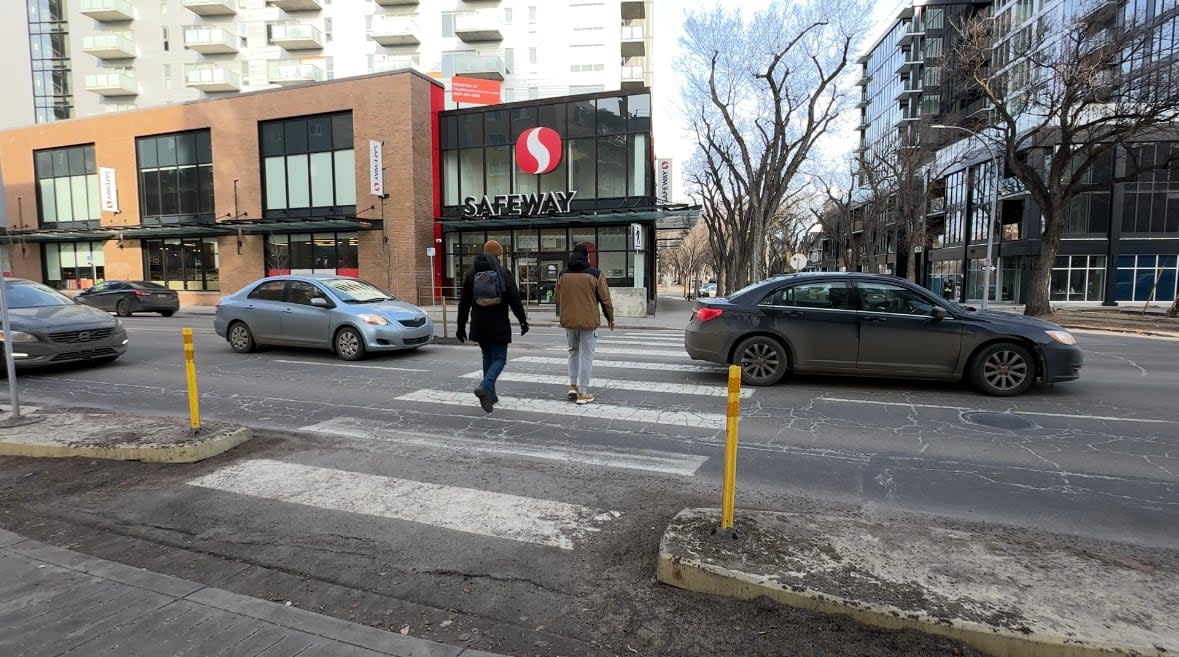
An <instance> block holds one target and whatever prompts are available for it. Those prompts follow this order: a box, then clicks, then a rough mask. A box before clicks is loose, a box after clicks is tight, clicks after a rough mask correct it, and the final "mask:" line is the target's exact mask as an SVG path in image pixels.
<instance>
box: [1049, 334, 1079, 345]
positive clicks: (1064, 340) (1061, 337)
mask: <svg viewBox="0 0 1179 657" xmlns="http://www.w3.org/2000/svg"><path fill="white" fill-rule="evenodd" d="M1044 332H1045V333H1047V334H1048V337H1050V338H1052V339H1053V340H1056V341H1057V342H1059V343H1060V344H1076V343H1077V338H1076V337H1074V336H1073V334H1072V333H1069V332H1068V331H1044Z"/></svg>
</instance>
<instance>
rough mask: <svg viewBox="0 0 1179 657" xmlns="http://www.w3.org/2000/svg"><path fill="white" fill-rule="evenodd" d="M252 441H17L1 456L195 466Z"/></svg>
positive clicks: (232, 433)
mask: <svg viewBox="0 0 1179 657" xmlns="http://www.w3.org/2000/svg"><path fill="white" fill-rule="evenodd" d="M250 437H251V433H250V430H249V429H248V428H246V427H239V428H237V429H230V430H226V431H221V432H219V433H217V434H213V435H212V436H211V437H210V438H208V439H207V440H201V441H200V442H193V443H188V444H184V445H150V446H132V445H127V444H125V445H115V446H112V447H85V446H75V445H44V444H42V445H33V444H28V443H22V442H15V441H0V456H30V457H34V458H66V457H72V456H79V457H85V458H99V459H110V460H113V461H146V462H150V463H196V462H197V461H203V460H205V459H207V458H212V457H214V456H217V455H218V454H221V453H222V452H225V451H228V450H230V449H232V448H234V447H237V446H238V445H240V444H242V443H244V442H246V441H247V440H249V439H250Z"/></svg>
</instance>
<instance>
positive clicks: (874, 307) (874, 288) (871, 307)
mask: <svg viewBox="0 0 1179 657" xmlns="http://www.w3.org/2000/svg"><path fill="white" fill-rule="evenodd" d="M859 287H860V298H861V299H862V301H863V304H864V310H866V311H869V312H875V313H893V314H897V315H929V314H930V313H932V312H933V306H934V304H933V302H932V301H930V300H929V299H927V298H925V297H924V296H922V295H921V294H918V293H917V292H914V291H913V290H910V289H909V288H907V287H901V286H900V285H893V284H891V283H864V282H861V283H859Z"/></svg>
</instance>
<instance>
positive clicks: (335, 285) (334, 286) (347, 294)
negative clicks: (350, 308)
mask: <svg viewBox="0 0 1179 657" xmlns="http://www.w3.org/2000/svg"><path fill="white" fill-rule="evenodd" d="M323 284H324V285H326V286H328V287H329V288H331V290H332V292H335V293H336V296H338V297H340V299H341V300H343V302H344V303H375V302H377V301H396V300H397V297H395V296H393V295H392V294H389V293H388V292H386V291H384V290H382V289H381V288H379V287H377V286H375V285H373V284H372V283H369V282H367V281H358V280H355V279H351V278H332V279H329V280H326V281H323Z"/></svg>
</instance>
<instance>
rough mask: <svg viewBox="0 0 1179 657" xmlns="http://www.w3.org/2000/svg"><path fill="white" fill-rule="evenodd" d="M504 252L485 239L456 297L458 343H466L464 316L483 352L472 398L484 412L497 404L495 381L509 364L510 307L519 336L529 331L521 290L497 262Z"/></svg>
mask: <svg viewBox="0 0 1179 657" xmlns="http://www.w3.org/2000/svg"><path fill="white" fill-rule="evenodd" d="M503 253H504V249H503V247H502V246H500V243H499V242H497V241H495V240H488V242H487V243H486V244H484V245H483V253H481V254H479V255H477V256H475V262H474V266H473V267H472V268H471V271H470V273H468V274H467V277H466V278H465V279H463V288H462V292H461V293H460V294H459V307H458V330H457V331H456V332H455V337H457V338H458V340H459V342H466V341H467V317H468V316H470V319H471V335H470V338H471V339H472V340H474V341H475V342H477V343H479V349H480V350H481V351H482V352H483V380H482V381H480V382H479V385H478V387H476V388H475V396H476V397H478V398H479V406H481V407H482V408H483V410H484V411H485V412H487V413H490V412H491V411H492V410H493V409H494V407H495V404H496V402H498V401H499V396H497V395H496V394H495V382H496V379H498V378H499V375H500V373H501V372H503V370H504V366H505V365H507V362H508V344H510V343H511V342H512V323H511V321H510V320H509V319H508V309H509V308H510V309H511V311H512V313H514V314H515V315H516V320H517V321H519V322H520V335H521V336H523V335H524V334H525V333H527V332H528V315H527V314H526V313H525V312H524V304H523V303H521V301H520V290H519V289H518V288H517V287H516V281H515V280H513V279H512V276H511V274H510V273H509V272H508V270H507V269H505V268H504V266H503V265H501V264H500V262H499V259H500V257H501V256H503Z"/></svg>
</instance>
